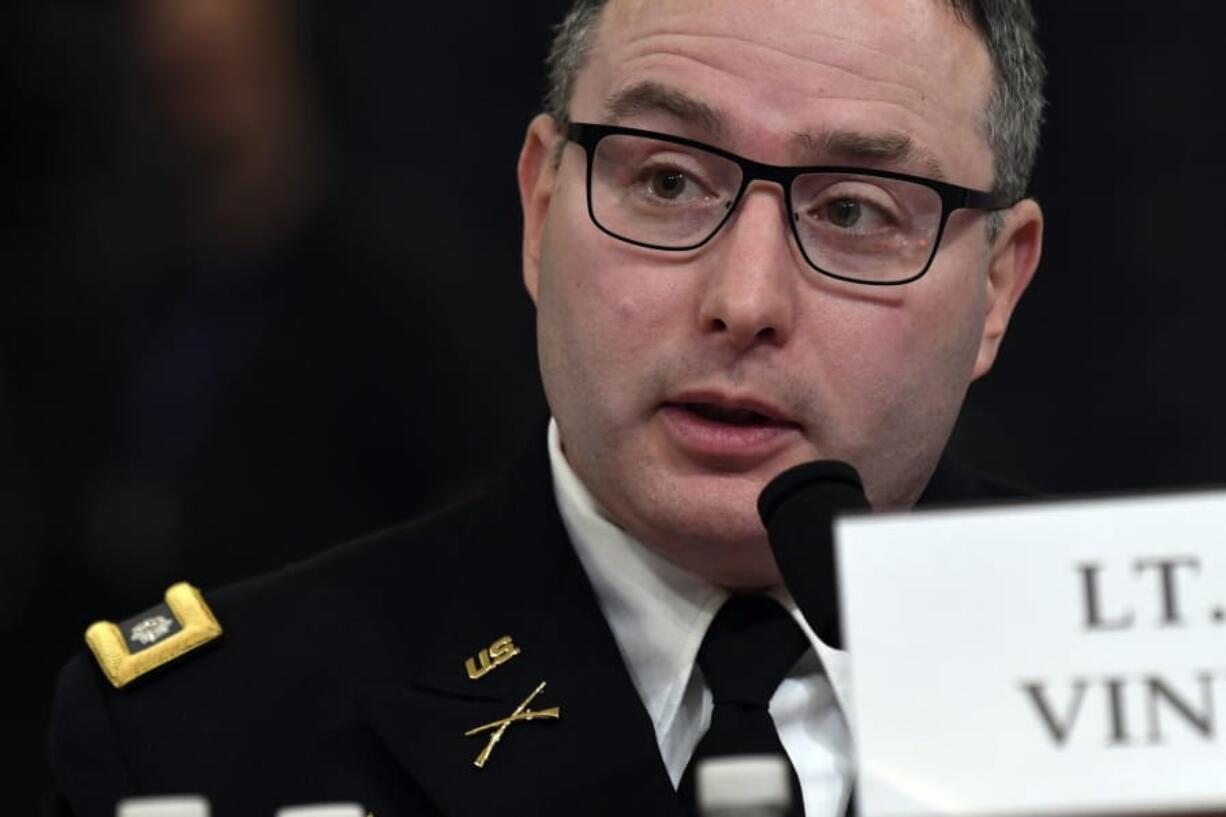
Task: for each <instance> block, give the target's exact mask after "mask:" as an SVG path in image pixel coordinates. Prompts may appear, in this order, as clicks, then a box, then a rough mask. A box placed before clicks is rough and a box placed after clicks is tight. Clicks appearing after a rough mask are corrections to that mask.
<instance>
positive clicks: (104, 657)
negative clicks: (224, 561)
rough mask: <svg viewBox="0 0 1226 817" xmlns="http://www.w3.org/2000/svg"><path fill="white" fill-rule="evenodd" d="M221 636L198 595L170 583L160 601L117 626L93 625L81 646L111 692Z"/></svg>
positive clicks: (96, 623)
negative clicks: (90, 655) (87, 650)
mask: <svg viewBox="0 0 1226 817" xmlns="http://www.w3.org/2000/svg"><path fill="white" fill-rule="evenodd" d="M219 635H221V625H220V624H218V623H217V619H216V618H215V617H214V616H213V611H212V610H210V609H209V606H208V605H207V604H205V602H204V597H203V596H201V595H200V591H199V590H197V589H196V588H194V587H192V586H191V585H190V584H188V583H186V582H179V583H178V584H175V585H171V587H170V588H169V589H167V591H166V595H165V602H164V603H163V604H159V605H157V606H156V607H153V608H151V609H149V610H146V611H145V612H143V613H141V614H140V615H137V616H133V617H132V618H130V619H127V620H126V621H121V622H119V623H118V624H116V623H114V622H110V621H96V622H94V623H93V624H91V625H90V627H89V629H88V630H86V631H85V642H86V643H87V644H89V648H90V650H91V651H93V653H94V657H95V658H96V659H98V666H100V667H102V672H103V673H104V674H105V675H106V677H107V680H109V681H110V682H111V685H112V686H113V687H115V688H116V689H118V688H120V687H122V686H125V685H127V684H129V683H131V682H132V681H134V680H136V679H137V678H139V677H140V676H142V675H144V674H145V673H147V672H149V671H150V670H153V669H156V668H158V667H160V666H162V665H163V664H165V663H168V662H170V661H172V660H174V659H175V658H178V657H179V656H180V655H183V654H184V653H186V652H189V651H191V650H194V649H196V648H197V647H199V646H201V645H202V644H206V643H208V642H209V641H212V640H213V639H214V638H217V636H219Z"/></svg>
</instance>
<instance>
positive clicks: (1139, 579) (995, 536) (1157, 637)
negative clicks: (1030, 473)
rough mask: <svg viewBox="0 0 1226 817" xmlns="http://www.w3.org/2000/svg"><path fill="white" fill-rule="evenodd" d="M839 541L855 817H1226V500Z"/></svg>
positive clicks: (998, 518)
mask: <svg viewBox="0 0 1226 817" xmlns="http://www.w3.org/2000/svg"><path fill="white" fill-rule="evenodd" d="M835 536H836V546H837V548H838V564H839V579H840V587H841V591H840V592H841V599H842V615H843V627H844V633H845V637H846V644H847V647H848V649H849V650H850V654H851V666H852V690H851V699H852V701H851V712H850V713H849V714H850V720H851V722H852V728H853V731H854V733H855V736H856V744H857V753H858V756H859V764H860V776H859V778H858V783H857V795H856V796H857V802H858V807H859V810H860V814H861V815H866V816H867V817H920V816H921V815H943V814H950V815H954V814H957V815H976V816H977V817H991V815H1048V814H1107V813H1147V812H1149V813H1160V812H1172V813H1173V812H1176V811H1180V810H1195V809H1201V810H1204V811H1210V810H1220V811H1222V812H1223V813H1226V492H1200V493H1195V494H1179V495H1174V494H1172V495H1164V496H1153V497H1141V498H1125V499H1109V500H1108V499H1098V500H1069V501H1058V502H1051V503H1035V504H1024V505H1010V506H1000V507H996V508H984V509H977V510H961V511H952V510H951V511H944V510H934V511H917V512H914V513H906V514H881V515H866V516H859V517H849V518H844V519H840V520H838V521H837V522H836V525H835Z"/></svg>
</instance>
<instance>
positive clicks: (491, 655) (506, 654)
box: [464, 635, 519, 681]
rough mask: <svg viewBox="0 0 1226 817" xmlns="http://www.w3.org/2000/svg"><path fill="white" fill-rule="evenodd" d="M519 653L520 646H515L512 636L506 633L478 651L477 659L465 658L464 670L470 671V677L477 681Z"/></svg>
mask: <svg viewBox="0 0 1226 817" xmlns="http://www.w3.org/2000/svg"><path fill="white" fill-rule="evenodd" d="M517 655H519V647H516V646H515V642H514V641H512V640H511V636H509V635H504V636H503V637H502V638H500V639H498V640H497V641H495V642H494V643H493V644H490V645H489V646H488V647H486V648H485V649H483V650H482V651H481V652H479V653H477V660H476V661H473V659H472V658H467V659H465V660H464V670H465V671H466V672H467V673H468V677H469V678H470V679H472V680H474V681H475V680H477V679H478V678H480V677H481V676H482V675H485V673H487V672H489V671H490V670H492V669H493V668H494V667H501V666H502V665H503V664H505V663H506V662H508V661H510V660H511V659H512V658H514V657H515V656H517Z"/></svg>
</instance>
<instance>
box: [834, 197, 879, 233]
mask: <svg viewBox="0 0 1226 817" xmlns="http://www.w3.org/2000/svg"><path fill="white" fill-rule="evenodd" d="M817 216H818V219H819V220H820V221H825V222H826V223H827V224H829V225H831V226H832V227H837V228H839V229H840V230H847V231H850V232H870V231H875V230H880V229H882V228H885V227H889V226H891V225H892V223H893V219H892V218H891V217H890V214H889V213H887V212H885V211H884V210H883V209H882V208H880V207H878V206H877V205H875V204H872V203H871V202H867V201H861V200H860V199H853V198H848V197H843V198H837V199H832V200H831V201H828V202H826V203H825V204H823V205H822V206H821V208H820V209H819V210H818V213H817Z"/></svg>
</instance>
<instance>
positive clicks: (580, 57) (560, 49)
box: [545, 0, 1046, 199]
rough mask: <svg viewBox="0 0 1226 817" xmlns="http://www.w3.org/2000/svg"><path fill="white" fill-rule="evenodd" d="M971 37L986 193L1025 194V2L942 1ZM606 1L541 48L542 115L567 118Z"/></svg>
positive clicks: (590, 2)
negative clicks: (985, 57)
mask: <svg viewBox="0 0 1226 817" xmlns="http://www.w3.org/2000/svg"><path fill="white" fill-rule="evenodd" d="M942 2H945V3H948V4H949V5H950V6H952V8H953V10H954V13H955V14H956V15H957V16H958V18H959V19H960V20H961V21H962V22H964V23H966V24H967V25H970V26H971V27H972V28H974V29H975V31H977V32H978V33H979V35H980V36H981V37H982V38H983V41H984V43H985V45H986V46H987V49H988V54H989V55H990V56H991V58H992V66H993V68H994V70H995V77H994V81H993V83H992V93H991V96H990V97H989V99H988V105H987V109H986V110H985V112H984V114H985V116H984V136H985V138H986V139H987V143H988V147H989V148H990V149H991V150H992V157H993V166H994V167H993V183H992V188H993V191H995V192H998V193H1003V194H1004V195H1006V196H1008V197H1009V198H1010V199H1020V198H1022V197H1023V196H1025V195H1026V188H1027V185H1028V184H1029V183H1030V173H1031V171H1032V170H1033V169H1034V160H1035V155H1036V154H1037V153H1038V150H1039V129H1040V126H1041V125H1042V123H1043V79H1044V77H1045V75H1046V69H1045V68H1044V66H1043V53H1042V51H1041V50H1040V49H1039V44H1038V42H1037V40H1036V39H1035V20H1034V13H1033V12H1032V11H1031V8H1030V2H1029V0H942ZM606 4H607V0H575V3H574V5H573V6H571V9H570V12H569V13H567V15H566V17H565V19H563V20H562V22H561V23H560V24H559V25H558V27H557V29H556V33H555V35H554V39H553V45H552V47H551V48H550V49H549V58H548V60H547V63H548V67H549V88H548V90H547V92H546V94H545V111H546V112H547V113H549V114H550V115H552V116H553V118H554V119H555V120H557V121H558V122H559V123H562V124H565V123H567V122H568V121H569V119H570V117H569V110H570V101H571V97H572V96H573V95H574V92H575V79H576V77H578V75H579V71H580V70H581V69H582V68H583V65H584V63H585V62H586V61H587V55H588V50H589V49H590V48H591V45H592V38H593V37H594V35H595V31H596V24H597V22H598V21H599V19H600V13H601V11H603V10H604V7H605V5H606Z"/></svg>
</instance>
